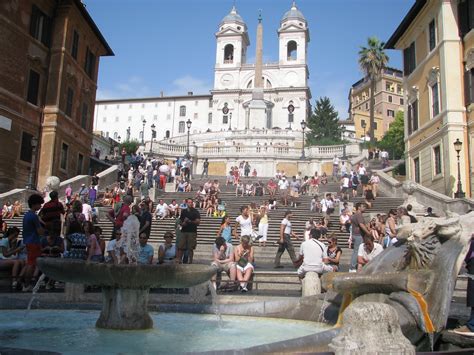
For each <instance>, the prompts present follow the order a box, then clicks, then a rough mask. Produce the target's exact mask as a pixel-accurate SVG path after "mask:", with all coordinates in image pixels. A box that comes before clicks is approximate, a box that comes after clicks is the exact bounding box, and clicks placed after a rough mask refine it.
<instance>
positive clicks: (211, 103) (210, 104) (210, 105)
mask: <svg viewBox="0 0 474 355" xmlns="http://www.w3.org/2000/svg"><path fill="white" fill-rule="evenodd" d="M212 105H213V102H212V99H209V108H212Z"/></svg>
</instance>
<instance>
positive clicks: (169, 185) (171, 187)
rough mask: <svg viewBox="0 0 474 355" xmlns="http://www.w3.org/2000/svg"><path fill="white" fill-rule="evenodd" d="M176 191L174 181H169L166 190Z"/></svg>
mask: <svg viewBox="0 0 474 355" xmlns="http://www.w3.org/2000/svg"><path fill="white" fill-rule="evenodd" d="M174 191H175V185H174V182H167V183H166V185H165V192H174Z"/></svg>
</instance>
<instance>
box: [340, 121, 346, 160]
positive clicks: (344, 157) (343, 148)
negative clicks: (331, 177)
mask: <svg viewBox="0 0 474 355" xmlns="http://www.w3.org/2000/svg"><path fill="white" fill-rule="evenodd" d="M341 132H342V144H343V145H342V160H346V159H347V156H346V140H345V137H344V133H345V132H346V126H344V125H342V127H341Z"/></svg>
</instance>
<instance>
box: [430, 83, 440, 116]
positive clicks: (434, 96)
mask: <svg viewBox="0 0 474 355" xmlns="http://www.w3.org/2000/svg"><path fill="white" fill-rule="evenodd" d="M431 105H432V114H433V116H432V117H436V116H437V115H438V114H439V88H438V83H434V84H433V85H432V86H431Z"/></svg>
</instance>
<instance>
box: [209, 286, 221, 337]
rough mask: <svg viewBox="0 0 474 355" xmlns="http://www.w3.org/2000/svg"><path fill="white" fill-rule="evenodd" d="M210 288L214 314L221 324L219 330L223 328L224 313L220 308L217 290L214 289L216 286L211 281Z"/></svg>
mask: <svg viewBox="0 0 474 355" xmlns="http://www.w3.org/2000/svg"><path fill="white" fill-rule="evenodd" d="M208 287H209V290H210V291H211V299H212V308H213V309H214V314H215V315H216V317H217V323H218V324H219V328H222V326H223V321H222V313H221V309H220V307H219V302H218V299H217V292H216V289H215V288H214V285H213V284H212V282H211V281H209V284H208Z"/></svg>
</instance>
